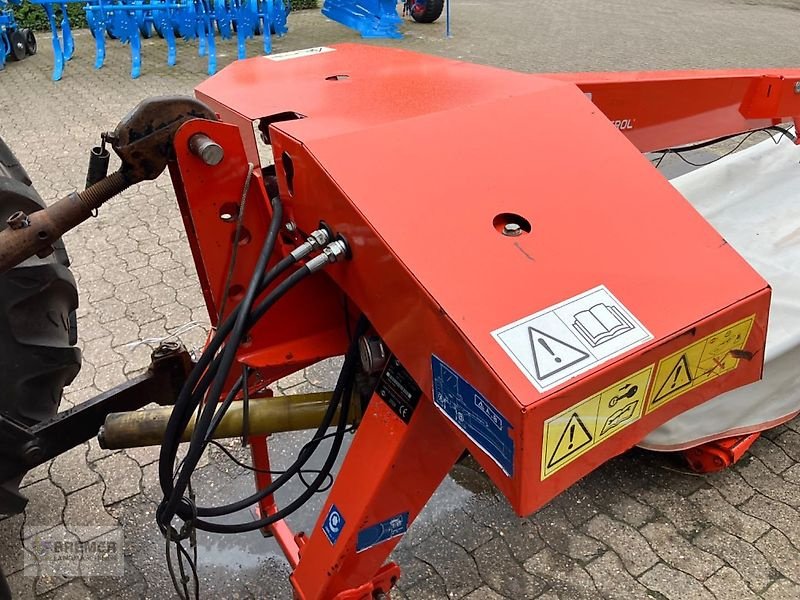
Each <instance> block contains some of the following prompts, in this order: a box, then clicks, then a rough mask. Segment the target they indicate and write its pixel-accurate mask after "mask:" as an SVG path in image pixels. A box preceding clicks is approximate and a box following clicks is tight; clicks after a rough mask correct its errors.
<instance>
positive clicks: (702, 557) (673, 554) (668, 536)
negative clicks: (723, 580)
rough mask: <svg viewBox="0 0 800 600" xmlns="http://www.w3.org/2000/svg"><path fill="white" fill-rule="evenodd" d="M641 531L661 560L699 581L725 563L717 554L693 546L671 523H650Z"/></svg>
mask: <svg viewBox="0 0 800 600" xmlns="http://www.w3.org/2000/svg"><path fill="white" fill-rule="evenodd" d="M639 531H640V532H641V534H642V535H643V536H644V537H645V538H646V539H647V541H648V542H649V543H650V547H651V548H652V549H653V551H655V553H656V554H657V555H658V556H659V558H661V560H663V561H664V562H665V563H666V564H668V565H669V566H671V567H673V568H675V569H678V570H679V571H683V572H685V573H687V574H688V575H691V576H692V577H694V578H695V579H697V580H699V581H704V580H705V579H707V578H708V577H710V576H711V574H712V573H714V572H715V571H716V570H717V569H719V568H720V567H721V566H722V564H723V563H722V561H721V560H720V559H719V558H717V557H716V556H714V555H712V554H708V553H707V552H704V551H702V550H700V549H699V548H696V547H695V546H693V545H692V544H691V542H689V541H688V540H686V539H685V538H684V537H682V536H681V535H680V533H678V531H677V530H676V529H675V528H674V527H673V526H672V525H670V524H669V523H648V524H647V525H645V526H644V527H642V528H641V529H640V530H639Z"/></svg>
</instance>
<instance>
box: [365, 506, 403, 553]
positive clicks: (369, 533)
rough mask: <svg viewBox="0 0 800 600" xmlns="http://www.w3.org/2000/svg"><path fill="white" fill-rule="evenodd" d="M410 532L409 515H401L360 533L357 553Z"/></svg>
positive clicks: (371, 526)
mask: <svg viewBox="0 0 800 600" xmlns="http://www.w3.org/2000/svg"><path fill="white" fill-rule="evenodd" d="M406 531H408V513H407V512H404V513H400V514H399V515H395V516H393V517H392V518H391V519H386V520H385V521H381V522H380V523H376V524H375V525H370V526H369V527H366V528H364V529H362V530H361V531H359V532H358V540H357V541H356V552H363V551H364V550H368V549H369V548H372V547H373V546H377V545H378V544H380V543H381V542H385V541H386V540H390V539H392V538H396V537H397V536H399V535H403V534H404V533H405V532H406Z"/></svg>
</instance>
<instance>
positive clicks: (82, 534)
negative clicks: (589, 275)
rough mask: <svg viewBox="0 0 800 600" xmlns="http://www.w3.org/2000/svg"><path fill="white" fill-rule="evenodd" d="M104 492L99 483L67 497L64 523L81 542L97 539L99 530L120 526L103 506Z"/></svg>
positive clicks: (101, 484) (102, 486)
mask: <svg viewBox="0 0 800 600" xmlns="http://www.w3.org/2000/svg"><path fill="white" fill-rule="evenodd" d="M104 490H105V486H104V485H103V483H101V482H98V483H95V484H93V485H90V486H89V487H85V488H83V489H80V490H78V491H77V492H73V493H72V494H69V495H68V496H67V505H66V507H65V508H64V523H65V524H66V527H67V529H68V530H69V531H70V532H71V533H72V534H74V535H75V536H76V537H77V538H78V539H80V540H81V541H86V540H87V539H91V538H93V537H96V536H97V535H98V533H99V531H97V529H101V530H103V531H105V530H111V529H115V528H116V527H117V526H118V525H119V524H118V522H117V520H116V519H114V517H112V516H111V515H110V514H109V513H108V511H106V509H105V507H104V506H103V491H104ZM84 528H85V531H84ZM96 528H97V529H96Z"/></svg>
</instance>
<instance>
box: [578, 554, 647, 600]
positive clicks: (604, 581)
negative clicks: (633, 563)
mask: <svg viewBox="0 0 800 600" xmlns="http://www.w3.org/2000/svg"><path fill="white" fill-rule="evenodd" d="M586 570H587V571H588V572H589V575H591V576H592V579H593V580H594V584H595V585H596V586H597V590H598V591H599V592H600V593H601V594H602V595H603V597H604V598H609V599H611V600H626V599H628V598H646V597H647V596H648V595H649V592H648V590H647V588H645V587H644V586H643V585H642V584H641V583H639V582H638V581H637V580H636V579H634V578H633V576H631V574H630V573H628V571H627V570H626V569H625V565H623V564H622V561H621V560H620V559H619V557H618V556H617V555H616V554H614V552H613V551H611V550H609V551H608V552H605V553H603V555H602V556H599V557H598V558H596V559H594V560H593V561H592V562H590V563H589V564H588V565H586Z"/></svg>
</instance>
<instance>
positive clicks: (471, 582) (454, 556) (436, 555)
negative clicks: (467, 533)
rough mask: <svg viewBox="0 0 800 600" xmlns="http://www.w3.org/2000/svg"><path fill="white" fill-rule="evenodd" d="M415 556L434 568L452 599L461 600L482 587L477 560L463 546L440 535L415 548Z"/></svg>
mask: <svg viewBox="0 0 800 600" xmlns="http://www.w3.org/2000/svg"><path fill="white" fill-rule="evenodd" d="M414 554H415V555H416V556H417V557H418V558H420V559H421V560H423V561H425V562H426V563H428V564H429V565H430V566H431V567H433V570H434V571H436V573H437V574H438V575H439V576H440V577H441V578H442V581H444V584H445V587H446V590H447V593H448V595H450V596H451V597H456V598H460V597H462V596H465V595H466V594H468V593H469V592H471V591H473V590H475V589H477V588H478V587H480V585H481V578H480V577H479V576H478V573H477V567H476V565H475V560H474V559H473V558H472V557H471V556H470V555H469V554H468V553H467V551H466V550H464V549H463V548H462V547H461V546H459V545H457V544H454V543H452V542H450V541H448V540H446V539H445V538H443V537H441V536H440V535H436V536H433V537H431V538H429V539H428V541H427V543H426V544H424V545H420V546H418V547H417V548H415V550H414Z"/></svg>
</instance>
